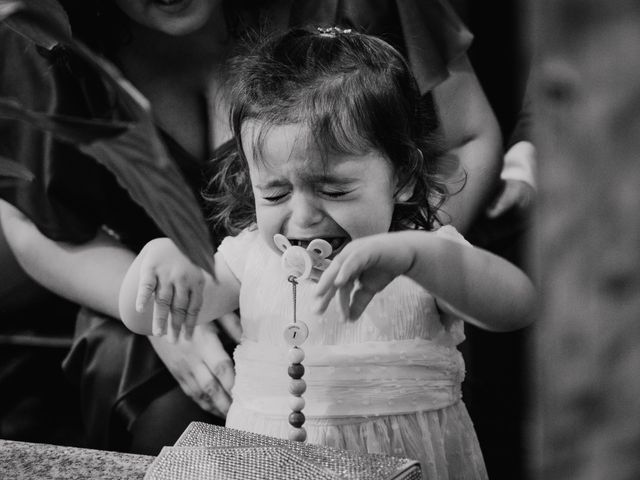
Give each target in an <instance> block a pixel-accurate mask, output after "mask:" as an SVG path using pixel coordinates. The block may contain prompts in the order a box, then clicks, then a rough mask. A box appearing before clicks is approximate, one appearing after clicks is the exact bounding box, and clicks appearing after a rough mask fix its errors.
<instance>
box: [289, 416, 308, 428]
mask: <svg viewBox="0 0 640 480" xmlns="http://www.w3.org/2000/svg"><path fill="white" fill-rule="evenodd" d="M304 421H305V418H304V413H302V412H291V413H290V414H289V425H291V426H292V427H296V428H300V427H301V426H302V425H304Z"/></svg>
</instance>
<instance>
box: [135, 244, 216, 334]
mask: <svg viewBox="0 0 640 480" xmlns="http://www.w3.org/2000/svg"><path fill="white" fill-rule="evenodd" d="M140 257H141V262H140V280H139V282H138V293H137V296H136V310H137V311H138V312H143V311H144V310H145V308H146V305H147V302H148V301H149V299H150V298H151V297H152V296H155V300H154V304H153V327H152V331H153V334H154V335H165V334H167V333H169V335H170V339H171V340H172V341H174V342H175V341H177V339H178V336H179V334H180V329H181V328H182V327H183V326H184V335H185V338H186V339H187V340H189V339H191V338H192V336H193V329H194V328H195V325H196V319H197V317H198V312H199V311H200V308H201V307H202V293H203V288H204V283H205V279H204V274H203V272H202V270H201V269H200V268H199V267H197V266H196V265H194V264H193V263H191V261H190V260H189V259H188V258H187V257H186V256H185V255H184V254H183V253H182V252H181V251H180V250H179V249H178V247H177V246H176V245H175V244H174V243H173V241H171V240H170V239H168V238H157V239H155V240H152V241H150V242H149V243H147V245H145V247H144V248H143V249H142V250H141V251H140ZM169 314H171V317H170V318H171V322H170V327H171V328H168V319H169Z"/></svg>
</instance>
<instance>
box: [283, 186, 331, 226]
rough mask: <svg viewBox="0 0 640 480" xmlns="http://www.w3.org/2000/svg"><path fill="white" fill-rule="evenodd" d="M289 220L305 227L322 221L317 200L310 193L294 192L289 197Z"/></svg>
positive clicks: (295, 224)
mask: <svg viewBox="0 0 640 480" xmlns="http://www.w3.org/2000/svg"><path fill="white" fill-rule="evenodd" d="M290 207H291V215H290V217H289V222H291V224H292V225H293V226H296V227H298V228H307V227H310V226H313V225H315V224H317V223H319V222H320V221H322V218H323V213H322V210H321V209H320V205H319V201H318V199H317V198H315V197H314V196H312V195H305V194H297V195H296V194H294V195H293V197H292V198H291V203H290Z"/></svg>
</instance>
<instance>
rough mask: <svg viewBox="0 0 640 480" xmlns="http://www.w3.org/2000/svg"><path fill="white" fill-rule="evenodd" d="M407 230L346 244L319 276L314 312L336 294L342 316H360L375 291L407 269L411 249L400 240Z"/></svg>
mask: <svg viewBox="0 0 640 480" xmlns="http://www.w3.org/2000/svg"><path fill="white" fill-rule="evenodd" d="M411 233H412V232H394V233H384V234H380V235H373V236H371V237H366V238H360V239H357V240H353V241H352V242H351V243H349V244H348V245H346V246H345V247H344V249H343V250H342V251H341V252H340V253H339V254H338V255H337V256H336V257H335V258H334V259H333V260H332V261H331V265H330V266H329V268H327V269H326V270H325V272H324V273H323V274H322V277H320V281H319V282H318V285H317V287H316V304H315V310H316V312H318V313H323V312H324V311H325V310H326V309H327V306H328V305H329V302H330V301H331V299H332V298H333V297H334V296H335V295H336V294H337V295H338V302H339V306H340V310H341V312H342V315H343V317H344V318H345V319H349V320H355V319H357V318H358V317H360V315H362V312H363V311H364V309H365V308H366V306H367V305H368V304H369V302H370V301H371V299H372V298H373V296H374V295H375V294H376V293H378V292H379V291H380V290H382V289H383V288H384V287H386V286H387V285H388V284H389V283H390V282H391V281H392V280H393V279H394V278H396V277H397V276H399V275H403V274H404V273H406V272H408V271H409V270H410V269H411V267H412V265H413V262H414V253H413V251H412V249H411V248H410V246H409V244H407V243H406V242H405V241H404V239H405V238H407V237H406V236H407V234H408V235H411Z"/></svg>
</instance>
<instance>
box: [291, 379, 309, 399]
mask: <svg viewBox="0 0 640 480" xmlns="http://www.w3.org/2000/svg"><path fill="white" fill-rule="evenodd" d="M306 391H307V382H305V381H304V380H302V379H301V378H300V379H292V380H291V381H290V382H289V393H291V395H295V396H296V397H299V396H300V395H302V394H303V393H304V392H306Z"/></svg>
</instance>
